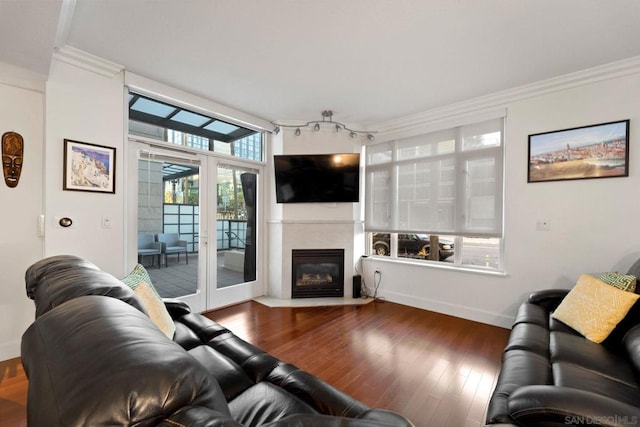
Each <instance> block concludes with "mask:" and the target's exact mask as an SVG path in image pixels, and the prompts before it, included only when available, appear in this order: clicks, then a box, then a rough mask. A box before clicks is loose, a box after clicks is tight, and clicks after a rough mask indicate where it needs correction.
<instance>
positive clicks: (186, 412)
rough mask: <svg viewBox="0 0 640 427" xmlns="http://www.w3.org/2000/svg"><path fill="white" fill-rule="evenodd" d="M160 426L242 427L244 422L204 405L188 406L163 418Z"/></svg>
mask: <svg viewBox="0 0 640 427" xmlns="http://www.w3.org/2000/svg"><path fill="white" fill-rule="evenodd" d="M158 426H159V427H176V426H198V427H242V424H240V423H238V422H237V421H235V420H234V419H233V418H231V417H230V416H229V415H226V414H223V413H222V412H220V411H216V410H214V409H210V408H205V407H204V406H187V407H185V408H181V409H180V410H178V411H176V412H175V413H173V414H171V415H169V416H168V417H166V418H165V419H163V420H162V421H161V422H160V423H158Z"/></svg>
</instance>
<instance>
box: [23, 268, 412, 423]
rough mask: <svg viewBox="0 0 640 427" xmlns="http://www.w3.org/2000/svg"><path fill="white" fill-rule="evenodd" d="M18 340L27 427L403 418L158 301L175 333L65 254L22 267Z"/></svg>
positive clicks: (119, 287) (127, 293)
mask: <svg viewBox="0 0 640 427" xmlns="http://www.w3.org/2000/svg"><path fill="white" fill-rule="evenodd" d="M26 288H27V295H28V296H29V297H30V298H32V299H34V302H35V305H36V320H35V322H34V323H33V324H32V325H31V326H30V327H29V328H28V329H27V331H26V332H25V334H24V335H23V339H22V363H23V365H24V367H25V371H26V373H27V376H28V379H29V391H28V402H27V417H28V423H29V426H31V427H37V426H48V427H50V426H65V427H68V426H94V425H109V426H125V425H126V426H167V427H169V426H171V427H176V426H263V425H268V426H329V427H330V426H362V427H365V426H367V427H369V426H370V427H374V426H400V427H403V426H407V427H408V426H411V425H412V424H411V422H410V421H409V420H407V419H405V418H404V417H402V416H401V415H398V414H396V413H393V412H390V411H387V410H383V409H372V408H369V407H368V406H367V405H365V404H363V403H361V402H359V401H357V400H355V399H353V398H351V397H350V396H348V395H346V394H344V393H342V392H341V391H339V390H337V389H335V388H334V387H332V386H330V385H329V384H327V383H325V382H323V381H321V380H320V379H318V378H317V377H315V376H313V375H311V374H309V373H308V372H304V371H301V370H300V369H298V368H296V367H295V366H293V365H291V364H287V363H284V362H282V361H280V360H278V359H276V358H274V357H273V356H271V355H269V354H267V353H265V352H264V351H262V350H260V349H259V348H256V347H255V346H253V345H251V344H249V343H247V342H246V341H243V340H242V339H240V338H238V337H237V336H235V335H234V334H233V333H232V332H231V331H229V330H227V329H226V328H224V327H223V326H221V325H219V324H217V323H215V322H213V321H211V320H209V319H208V318H206V317H204V316H202V315H199V314H196V313H192V312H191V311H190V310H189V307H188V306H186V305H185V304H184V303H181V302H179V301H166V306H167V308H168V311H169V314H170V315H171V318H172V319H173V321H174V323H175V326H176V329H175V335H174V336H173V339H169V338H168V337H167V336H166V335H165V334H163V333H162V332H161V331H160V330H159V329H158V328H157V327H156V326H155V325H154V324H153V323H152V322H151V321H150V319H149V317H148V316H147V314H146V311H145V308H144V306H143V304H142V303H141V301H140V300H139V298H138V297H137V296H136V294H134V292H133V291H132V290H131V289H130V288H129V287H127V286H125V285H124V284H123V283H122V282H121V281H120V280H118V279H116V278H115V277H113V276H111V275H109V274H107V273H105V272H103V271H101V270H100V269H98V267H96V266H95V265H93V264H92V263H90V262H88V261H86V260H83V259H81V258H78V257H74V256H55V257H51V258H47V259H44V260H41V261H39V262H37V263H35V264H34V265H32V266H31V267H30V268H29V269H28V270H27V273H26Z"/></svg>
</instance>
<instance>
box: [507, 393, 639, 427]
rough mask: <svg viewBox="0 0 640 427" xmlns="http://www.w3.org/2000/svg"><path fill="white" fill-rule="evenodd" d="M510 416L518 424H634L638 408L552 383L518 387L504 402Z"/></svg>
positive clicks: (636, 421) (637, 415) (637, 416)
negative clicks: (506, 402) (507, 401)
mask: <svg viewBox="0 0 640 427" xmlns="http://www.w3.org/2000/svg"><path fill="white" fill-rule="evenodd" d="M508 408H509V413H510V415H511V417H512V418H513V419H514V420H515V421H516V422H517V423H518V424H519V425H546V426H551V425H558V426H560V425H578V424H580V425H582V424H593V425H598V426H607V427H608V426H611V427H613V426H620V425H626V424H628V425H635V424H637V423H638V422H640V408H638V407H636V406H632V405H629V404H627V403H624V402H621V401H618V400H615V399H611V398H609V397H607V396H604V395H601V394H596V393H591V392H588V391H584V390H578V389H573V388H568V387H559V386H554V385H531V386H525V387H522V388H519V389H518V390H516V391H515V392H514V393H513V394H512V395H511V396H510V397H509V403H508Z"/></svg>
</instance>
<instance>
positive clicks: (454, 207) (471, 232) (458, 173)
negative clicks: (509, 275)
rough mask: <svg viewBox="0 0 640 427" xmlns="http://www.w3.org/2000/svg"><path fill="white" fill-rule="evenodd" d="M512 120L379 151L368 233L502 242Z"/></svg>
mask: <svg viewBox="0 0 640 427" xmlns="http://www.w3.org/2000/svg"><path fill="white" fill-rule="evenodd" d="M503 134H504V118H499V119H492V120H488V121H483V122H480V123H473V124H469V125H465V126H459V127H455V128H451V129H445V130H442V131H438V132H432V133H428V134H424V135H418V136H412V137H408V138H402V139H397V140H394V141H388V142H385V143H381V144H377V145H371V146H368V147H367V148H366V152H365V176H366V179H365V183H366V184H365V194H366V199H365V229H366V230H367V231H371V232H374V231H380V232H391V233H408V232H413V233H425V234H439V235H456V236H477V237H502V210H503V209H502V202H503V151H504V150H503V146H504V143H503Z"/></svg>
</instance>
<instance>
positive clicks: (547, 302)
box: [528, 289, 570, 310]
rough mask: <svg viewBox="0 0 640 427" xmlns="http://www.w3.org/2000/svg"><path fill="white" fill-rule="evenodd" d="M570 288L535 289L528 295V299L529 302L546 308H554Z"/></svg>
mask: <svg viewBox="0 0 640 427" xmlns="http://www.w3.org/2000/svg"><path fill="white" fill-rule="evenodd" d="M569 291H570V289H545V290H542V291H536V292H534V293H532V294H530V295H529V298H528V301H529V303H531V304H536V305H539V306H541V307H544V308H546V309H547V310H553V309H555V308H556V307H557V306H558V304H560V301H562V299H563V298H564V297H565V296H567V294H568V293H569Z"/></svg>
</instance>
